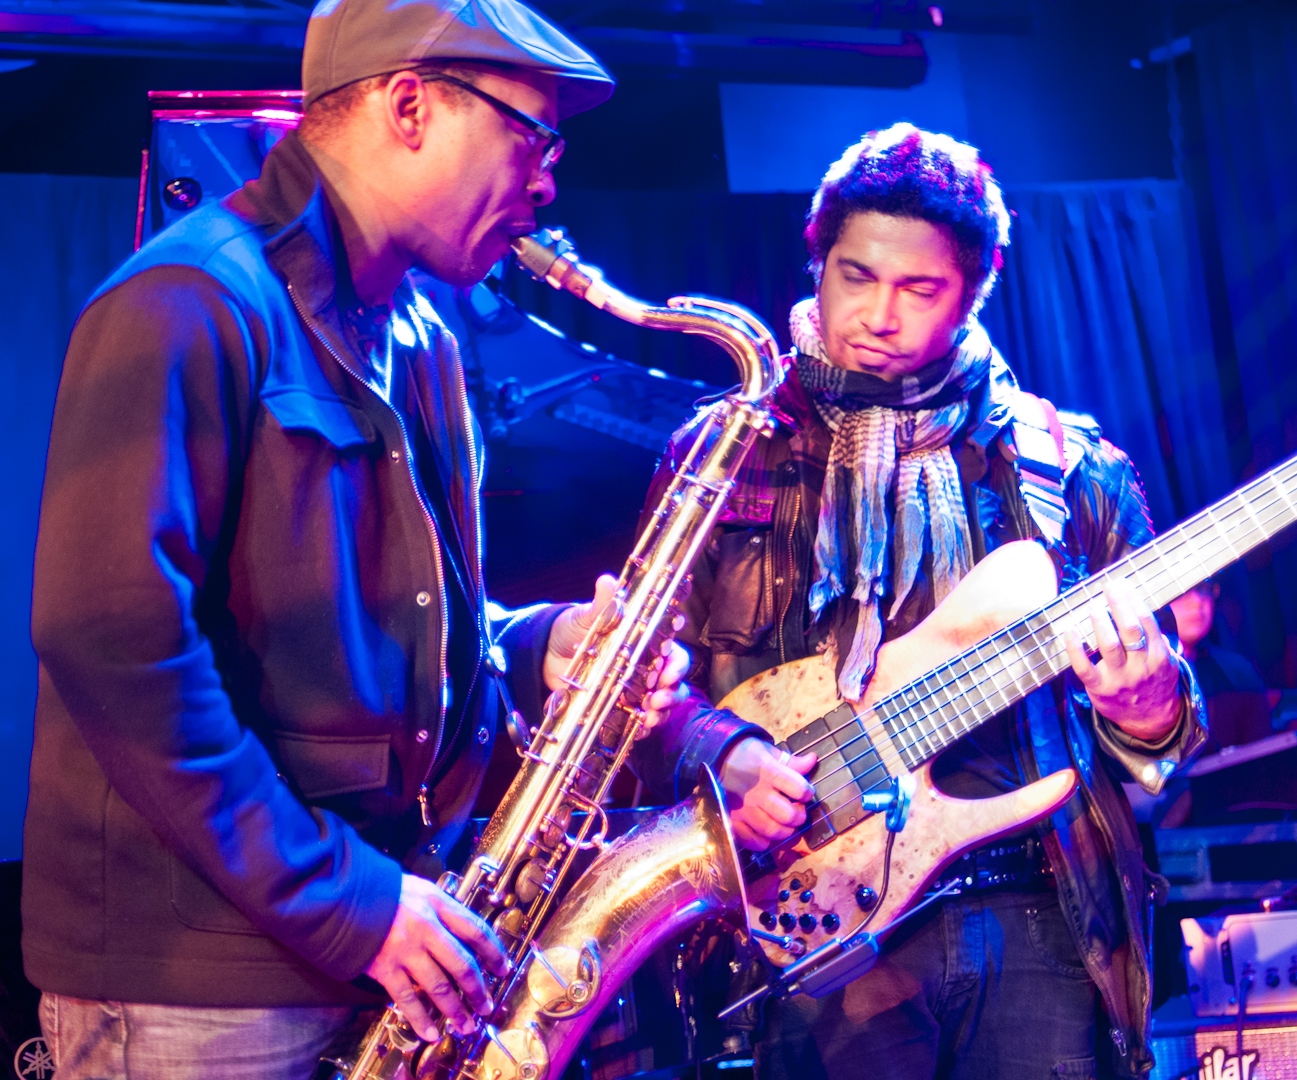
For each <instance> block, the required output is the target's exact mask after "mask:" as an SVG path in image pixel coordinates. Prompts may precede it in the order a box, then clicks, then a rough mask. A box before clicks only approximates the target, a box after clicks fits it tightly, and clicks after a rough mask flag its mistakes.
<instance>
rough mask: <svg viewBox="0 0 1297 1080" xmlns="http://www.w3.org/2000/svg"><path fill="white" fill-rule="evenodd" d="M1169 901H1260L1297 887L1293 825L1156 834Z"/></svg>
mask: <svg viewBox="0 0 1297 1080" xmlns="http://www.w3.org/2000/svg"><path fill="white" fill-rule="evenodd" d="M1153 835H1154V840H1155V842H1156V844H1157V859H1158V865H1159V869H1160V870H1161V872H1162V873H1163V874H1165V875H1166V878H1167V880H1168V881H1169V882H1170V883H1171V892H1170V895H1169V897H1168V899H1169V900H1170V901H1171V902H1172V903H1176V902H1179V901H1182V900H1261V899H1263V898H1265V897H1267V896H1274V895H1276V894H1278V893H1282V892H1284V891H1285V890H1287V889H1290V888H1292V887H1293V886H1294V885H1297V822H1291V821H1276V822H1268V823H1265V824H1256V825H1214V826H1210V827H1207V828H1190V829H1158V830H1157V831H1156V832H1155V833H1154V834H1153Z"/></svg>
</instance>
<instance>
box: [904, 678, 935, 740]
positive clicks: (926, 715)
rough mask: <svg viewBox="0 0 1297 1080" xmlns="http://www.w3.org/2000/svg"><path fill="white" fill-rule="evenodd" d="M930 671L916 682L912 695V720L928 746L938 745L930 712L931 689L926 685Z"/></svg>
mask: <svg viewBox="0 0 1297 1080" xmlns="http://www.w3.org/2000/svg"><path fill="white" fill-rule="evenodd" d="M930 678H931V673H929V674H927V675H924V676H923V678H921V679H920V680H919V682H918V684H917V687H916V691H915V696H914V706H913V707H914V722H915V723H916V724H917V725H918V728H919V731H921V732H922V733H923V738H924V740H925V741H926V742H927V743H928V744H929V745H930V746H940V745H941V740H940V736H939V734H938V726H937V723H936V720H935V718H934V717H933V714H932V691H931V689H930V688H929V686H928V680H929V679H930ZM911 685H915V684H911Z"/></svg>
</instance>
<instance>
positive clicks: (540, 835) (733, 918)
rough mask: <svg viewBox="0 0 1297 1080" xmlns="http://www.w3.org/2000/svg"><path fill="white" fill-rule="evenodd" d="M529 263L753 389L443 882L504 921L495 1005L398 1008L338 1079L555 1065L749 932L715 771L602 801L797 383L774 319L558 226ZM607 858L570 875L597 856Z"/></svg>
mask: <svg viewBox="0 0 1297 1080" xmlns="http://www.w3.org/2000/svg"><path fill="white" fill-rule="evenodd" d="M513 247H514V252H515V254H516V255H517V258H518V260H519V262H520V263H521V264H522V265H523V266H524V267H526V268H527V269H528V270H529V271H531V273H532V274H533V275H534V276H535V277H537V278H541V279H544V280H546V281H548V282H549V283H550V284H551V285H552V286H554V288H556V289H566V290H567V291H569V292H571V293H574V294H575V295H576V296H578V297H581V298H583V299H585V300H586V301H588V302H589V303H591V304H593V305H594V306H595V307H597V308H601V309H603V310H604V311H607V312H610V313H611V314H613V315H616V316H617V317H618V318H621V319H625V320H626V321H627V322H631V323H635V324H636V325H639V326H647V327H654V328H658V329H663V330H675V331H680V332H683V333H686V334H701V335H702V336H704V337H706V338H709V339H710V340H712V341H714V342H716V343H717V344H719V345H720V346H721V347H722V348H724V349H725V350H726V351H727V352H728V353H729V354H730V356H731V357H732V358H733V359H734V361H735V362H736V364H737V365H738V368H739V374H740V383H739V386H738V387H737V388H736V389H735V390H734V391H732V392H731V393H730V394H728V395H727V396H726V397H725V398H723V399H722V400H720V401H719V402H717V403H715V404H713V405H711V406H709V407H707V408H706V409H705V410H704V411H703V412H702V413H700V415H699V417H698V418H696V420H695V422H694V427H695V428H696V430H697V434H696V437H695V438H694V441H693V443H692V446H691V448H690V450H689V452H688V453H687V454H686V455H685V457H684V458H683V459H682V461H681V462H680V465H679V466H678V468H677V469H676V472H675V475H674V476H673V478H672V480H671V481H670V484H669V485H668V488H667V490H666V493H665V494H664V495H663V497H662V499H661V501H660V503H659V504H658V506H657V508H656V509H655V510H654V512H653V514H652V515H651V517H650V519H649V524H648V526H647V527H646V528H645V529H644V531H643V533H642V534H641V535H640V537H639V539H638V541H637V543H636V546H635V550H634V552H633V553H632V555H631V557H630V559H629V560H628V561H627V563H626V566H625V568H624V569H623V570H622V573H621V577H620V579H619V580H618V584H617V590H616V594H615V598H614V600H613V602H612V603H611V604H610V605H609V606H608V607H607V608H605V610H604V612H603V613H602V614H601V616H600V617H599V618H598V619H596V620H595V623H594V625H592V626H591V628H590V630H589V632H588V633H587V634H586V636H585V639H584V640H583V641H582V643H581V645H580V647H579V648H578V650H577V652H576V655H575V657H574V658H573V660H572V662H571V664H570V665H569V667H568V669H567V671H566V673H565V675H564V678H563V683H564V688H563V689H562V690H560V691H559V692H557V693H555V694H553V695H551V697H550V699H549V701H548V702H547V704H546V710H545V716H544V718H543V720H542V722H541V724H540V725H539V727H538V728H535V729H533V730H532V732H531V733H530V738H529V739H528V740H527V744H526V747H525V749H523V750H522V757H523V762H522V766H521V768H520V770H519V772H518V775H517V777H516V778H515V779H514V781H513V784H512V785H511V786H510V788H509V790H508V792H507V793H506V795H505V796H504V800H503V802H502V803H501V805H500V807H499V809H498V810H497V811H496V812H495V814H494V815H493V816H492V817H491V819H490V821H489V822H488V824H487V826H486V828H485V830H484V832H483V833H482V837H481V839H480V841H479V842H478V845H477V847H476V849H475V851H474V854H473V856H472V857H471V859H470V860H469V864H468V866H467V867H466V868H465V870H464V872H463V875H462V876H458V875H455V874H450V873H448V874H446V875H444V876H443V877H442V878H441V880H440V882H439V884H440V885H441V887H442V888H444V889H446V890H447V891H448V892H451V893H453V894H454V895H455V896H456V897H457V898H458V899H459V900H460V901H461V902H462V903H464V904H465V905H466V906H467V907H469V908H470V909H471V910H473V911H475V912H476V913H477V914H479V915H481V916H482V917H483V918H485V919H486V920H487V922H489V923H490V925H491V926H492V928H493V929H494V930H495V932H496V934H497V935H498V936H499V938H500V941H501V943H502V944H503V945H504V947H505V950H506V952H507V953H508V955H509V958H510V960H511V962H512V964H513V974H512V975H510V976H508V977H507V978H506V979H504V980H502V982H501V984H500V985H498V986H497V987H495V989H494V994H493V996H494V999H495V1001H496V1002H497V1005H496V1008H495V1011H494V1012H493V1014H492V1015H491V1016H490V1017H489V1018H487V1020H485V1021H484V1022H482V1023H480V1024H479V1026H478V1029H477V1031H476V1032H475V1033H474V1034H472V1035H469V1036H467V1037H464V1038H460V1037H456V1036H454V1035H452V1034H449V1033H447V1034H444V1035H443V1037H442V1038H441V1040H440V1041H439V1042H437V1043H435V1044H427V1043H423V1042H421V1041H420V1040H419V1038H418V1036H417V1035H416V1034H415V1033H414V1030H413V1029H412V1028H411V1027H410V1025H409V1024H408V1022H407V1021H406V1020H405V1019H404V1017H403V1016H402V1015H401V1013H400V1011H399V1010H398V1009H397V1008H396V1006H394V1005H390V1006H388V1007H387V1009H386V1010H385V1012H384V1013H383V1015H382V1016H381V1017H380V1018H379V1019H378V1020H377V1021H376V1022H375V1023H374V1024H373V1026H372V1027H371V1028H370V1029H369V1032H368V1033H367V1035H366V1036H365V1038H364V1040H363V1041H362V1043H361V1045H360V1047H359V1048H358V1050H357V1052H356V1054H355V1055H354V1057H353V1058H351V1059H350V1060H346V1061H338V1062H335V1064H337V1065H338V1066H339V1072H338V1074H337V1076H338V1077H339V1078H341V1080H411V1078H418V1080H426V1078H430V1077H433V1076H438V1077H444V1078H447V1080H547V1078H549V1077H553V1078H557V1077H558V1076H559V1075H560V1074H561V1073H562V1071H563V1068H564V1067H565V1066H566V1064H567V1062H568V1061H569V1059H570V1058H571V1056H572V1054H573V1052H574V1051H575V1050H576V1048H577V1046H578V1044H579V1043H580V1041H581V1039H582V1038H583V1037H584V1036H585V1033H586V1032H587V1031H588V1030H589V1028H590V1026H591V1024H592V1023H593V1022H594V1020H595V1019H596V1018H597V1017H598V1015H599V1013H600V1012H601V1011H602V1010H603V1008H604V1006H605V1005H606V1004H607V1002H608V1001H609V999H610V998H611V997H612V996H613V995H614V994H615V993H616V992H617V990H618V988H619V987H620V986H621V984H622V983H623V982H624V981H625V980H626V979H627V978H628V977H629V976H630V975H631V974H632V972H634V970H635V969H636V968H637V967H638V966H639V965H640V964H641V963H643V962H644V960H645V959H646V958H647V957H648V956H649V954H650V953H651V952H652V951H653V950H654V949H656V948H657V947H658V946H659V945H660V944H662V943H663V942H664V941H665V940H667V939H668V938H669V937H670V936H671V935H673V934H675V933H678V932H679V931H680V930H682V929H684V928H686V927H688V926H690V925H692V924H693V923H695V922H697V921H699V920H701V919H703V918H708V917H718V918H721V919H724V920H726V921H727V922H729V923H730V924H731V925H733V926H734V927H735V929H737V930H739V931H740V932H741V933H746V931H747V924H746V914H745V912H746V904H745V902H744V894H743V877H742V874H741V872H740V868H739V863H738V855H737V852H736V851H735V849H734V842H733V837H732V835H731V832H730V827H729V819H728V816H727V814H726V812H725V803H724V799H723V798H722V796H721V793H720V790H719V788H718V786H717V783H716V780H715V777H713V776H712V775H711V773H710V771H707V772H706V776H705V778H704V781H703V783H701V784H700V785H699V787H698V790H697V791H696V792H695V794H694V795H693V797H692V798H691V799H689V800H687V801H685V802H683V803H681V804H679V805H678V806H675V807H672V808H671V809H668V810H665V811H663V812H662V813H660V814H657V815H654V816H653V817H651V818H650V819H649V820H647V821H645V822H644V823H642V824H641V825H639V826H638V827H637V828H635V829H633V830H632V831H631V832H629V833H627V834H626V835H625V836H623V837H621V838H620V839H618V840H616V841H613V842H611V843H610V842H608V841H607V831H608V820H607V817H606V815H605V813H604V810H603V805H602V804H603V800H604V797H605V795H606V794H607V792H608V789H609V787H610V786H611V784H612V781H613V778H614V776H615V775H616V773H617V771H618V770H619V769H620V768H621V766H622V764H623V763H624V762H625V760H626V757H627V755H628V754H629V753H630V750H631V746H632V744H633V743H634V740H635V736H636V732H637V731H638V730H639V729H640V727H641V725H642V724H643V722H644V713H643V711H642V710H641V709H640V707H639V703H640V702H641V701H642V699H643V695H644V691H645V682H646V677H647V674H648V670H649V665H650V663H651V661H652V660H653V659H655V658H656V657H657V656H658V655H659V651H660V647H661V644H662V642H663V641H664V640H665V638H666V635H667V634H668V633H669V632H670V627H671V623H672V620H673V618H674V615H675V613H676V611H677V606H678V603H679V601H680V600H681V599H682V598H683V595H684V592H685V591H686V590H687V588H688V581H689V570H690V568H691V566H692V565H693V563H694V561H695V559H696V558H697V556H698V553H699V551H700V550H701V548H702V545H703V544H704V543H705V542H706V541H707V538H708V536H709V535H710V533H711V530H712V527H713V526H714V525H715V523H716V521H717V518H718V516H719V514H720V512H721V509H722V507H723V505H724V502H725V499H726V496H727V495H728V493H729V491H730V489H731V487H732V486H733V481H734V475H735V473H736V472H737V470H738V468H739V465H740V464H741V463H742V460H743V457H744V455H745V454H746V453H747V451H748V449H749V448H750V447H751V446H752V444H753V443H754V442H755V440H756V439H757V438H758V437H759V436H760V435H761V434H762V433H763V432H766V431H768V430H769V427H770V423H771V420H770V411H769V399H770V396H771V393H772V391H773V390H774V389H775V388H776V387H777V386H778V385H779V383H780V381H781V380H782V378H783V367H782V364H781V362H780V358H779V349H778V345H777V344H776V342H775V339H774V337H773V335H772V334H771V333H770V331H769V330H768V329H767V328H766V327H765V326H764V324H762V323H761V322H760V320H758V319H757V318H756V316H755V315H753V314H752V313H751V312H749V311H747V310H746V309H745V308H742V307H740V306H738V305H736V304H727V303H722V302H720V301H715V300H711V299H707V298H703V297H690V296H678V297H673V298H672V299H671V300H669V301H668V302H667V306H666V307H654V306H650V305H648V304H645V303H643V302H642V301H639V300H636V299H634V298H633V297H630V296H627V295H626V294H625V293H622V292H620V291H619V290H617V289H615V288H613V287H612V286H611V285H609V284H608V283H607V282H606V281H604V280H603V278H602V276H601V275H600V274H599V272H598V271H596V270H594V269H592V268H590V267H588V266H585V265H584V264H582V263H581V262H580V261H579V260H578V258H577V257H576V255H575V252H574V251H573V250H572V249H571V247H570V245H569V244H567V241H566V240H565V238H563V236H562V234H561V233H558V232H554V231H549V230H542V231H541V232H539V233H536V234H534V235H533V236H529V237H521V238H519V239H517V240H515V241H514V244H513ZM592 850H593V851H594V852H596V855H595V857H594V860H593V862H591V863H590V865H589V867H588V868H587V869H586V870H585V872H584V873H582V874H581V875H580V876H579V878H577V879H576V880H575V881H574V882H571V883H570V884H569V880H568V879H569V878H570V877H571V876H572V871H573V867H574V864H575V863H576V861H577V857H578V855H579V854H580V853H581V852H583V851H592Z"/></svg>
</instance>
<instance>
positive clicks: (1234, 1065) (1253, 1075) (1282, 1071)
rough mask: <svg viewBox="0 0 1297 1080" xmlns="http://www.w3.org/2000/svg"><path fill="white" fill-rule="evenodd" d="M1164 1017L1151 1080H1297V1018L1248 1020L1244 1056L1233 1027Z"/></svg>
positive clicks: (1156, 1028)
mask: <svg viewBox="0 0 1297 1080" xmlns="http://www.w3.org/2000/svg"><path fill="white" fill-rule="evenodd" d="M1169 1004H1173V1003H1169ZM1164 1008H1165V1007H1164ZM1163 1011H1164V1009H1159V1010H1158V1014H1157V1015H1155V1016H1154V1018H1153V1056H1154V1057H1155V1058H1156V1060H1157V1064H1156V1065H1155V1066H1154V1068H1153V1071H1152V1072H1151V1073H1150V1074H1149V1078H1148V1080H1297V1015H1293V1014H1288V1015H1285V1016H1269V1017H1265V1018H1264V1019H1262V1018H1258V1019H1257V1020H1255V1021H1253V1020H1248V1022H1247V1023H1245V1024H1244V1026H1243V1053H1242V1055H1240V1054H1239V1053H1238V1029H1237V1027H1236V1026H1235V1025H1234V1024H1233V1023H1230V1024H1220V1023H1209V1022H1205V1021H1201V1020H1193V1019H1191V1018H1190V1019H1177V1020H1176V1021H1173V1022H1170V1023H1167V1022H1165V1021H1162V1022H1159V1016H1160V1015H1161V1014H1162V1013H1163Z"/></svg>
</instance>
